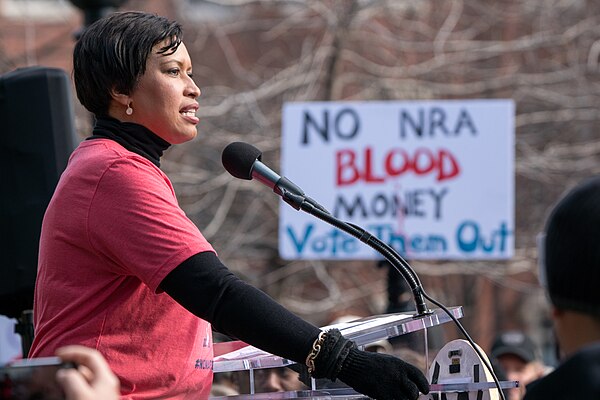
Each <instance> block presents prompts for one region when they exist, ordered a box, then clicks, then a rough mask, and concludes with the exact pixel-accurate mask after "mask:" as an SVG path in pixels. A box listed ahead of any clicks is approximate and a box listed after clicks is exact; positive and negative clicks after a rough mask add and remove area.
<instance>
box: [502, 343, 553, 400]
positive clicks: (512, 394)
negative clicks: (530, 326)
mask: <svg viewBox="0 0 600 400" xmlns="http://www.w3.org/2000/svg"><path fill="white" fill-rule="evenodd" d="M491 356H492V358H493V360H494V361H495V363H494V364H496V365H498V366H499V367H500V368H501V370H502V371H501V372H502V373H503V376H504V377H505V378H506V379H507V380H509V381H519V387H518V388H517V389H511V390H509V391H508V393H507V399H509V400H520V399H522V398H523V396H524V395H525V390H524V388H525V385H526V384H528V383H530V382H531V381H533V380H535V379H538V378H540V377H541V376H542V375H543V374H544V372H545V367H544V365H543V364H542V363H541V362H540V361H539V360H538V357H537V351H536V346H535V344H534V343H533V341H532V340H531V338H530V337H529V336H527V335H526V334H525V333H524V332H521V331H507V332H502V333H501V334H499V335H498V336H497V337H496V339H495V340H494V343H493V344H492V349H491Z"/></svg>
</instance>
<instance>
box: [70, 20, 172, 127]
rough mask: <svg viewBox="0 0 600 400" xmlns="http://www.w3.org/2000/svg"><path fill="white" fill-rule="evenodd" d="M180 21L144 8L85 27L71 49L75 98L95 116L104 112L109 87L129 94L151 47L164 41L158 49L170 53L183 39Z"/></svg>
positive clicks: (144, 68)
mask: <svg viewBox="0 0 600 400" xmlns="http://www.w3.org/2000/svg"><path fill="white" fill-rule="evenodd" d="M182 35H183V32H182V28H181V25H180V24H179V23H177V22H175V21H170V20H168V19H167V18H165V17H161V16H158V15H155V14H149V13H144V12H137V11H129V12H117V13H113V14H111V15H109V16H108V17H105V18H102V19H100V20H98V21H96V22H94V23H93V24H91V25H90V26H89V27H87V28H86V29H85V30H84V31H83V33H82V34H81V37H80V38H79V40H78V41H77V43H76V44H75V49H74V51H73V78H74V80H75V90H76V91H77V98H78V99H79V101H80V102H81V104H83V106H84V107H85V108H86V109H87V110H88V111H90V112H92V113H94V114H95V115H97V116H100V115H106V114H107V113H108V107H109V104H110V100H111V90H112V89H113V88H114V89H115V90H116V91H117V92H119V93H123V94H130V93H131V91H132V90H133V89H134V88H135V85H136V83H137V81H138V79H139V77H140V76H142V75H143V74H144V72H146V61H147V60H148V56H149V55H150V52H151V51H152V48H153V47H154V46H156V45H157V44H158V43H161V42H163V41H165V45H164V46H163V47H161V48H160V50H159V53H162V54H172V53H173V52H175V51H176V50H177V47H178V46H179V44H180V43H181V40H182Z"/></svg>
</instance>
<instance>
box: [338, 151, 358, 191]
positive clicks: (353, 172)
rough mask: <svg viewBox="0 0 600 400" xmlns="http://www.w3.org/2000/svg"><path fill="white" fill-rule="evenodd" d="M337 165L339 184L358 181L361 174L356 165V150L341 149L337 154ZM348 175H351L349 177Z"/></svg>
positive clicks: (349, 183)
mask: <svg viewBox="0 0 600 400" xmlns="http://www.w3.org/2000/svg"><path fill="white" fill-rule="evenodd" d="M335 159H336V163H335V164H336V165H337V185H338V186H344V185H351V184H353V183H354V182H356V181H358V179H359V178H360V174H359V172H358V168H356V165H354V162H355V160H356V154H354V150H340V151H338V152H337V153H336V155H335ZM348 175H350V176H349V177H348Z"/></svg>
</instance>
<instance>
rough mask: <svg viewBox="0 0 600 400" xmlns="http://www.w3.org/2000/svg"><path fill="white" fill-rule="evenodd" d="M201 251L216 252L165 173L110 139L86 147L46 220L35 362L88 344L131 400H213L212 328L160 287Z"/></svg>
mask: <svg viewBox="0 0 600 400" xmlns="http://www.w3.org/2000/svg"><path fill="white" fill-rule="evenodd" d="M202 251H214V250H213V249H212V247H211V245H210V244H209V243H208V242H207V241H206V239H205V238H204V237H203V236H202V234H201V233H200V231H199V230H198V228H197V227H196V226H195V225H194V224H193V223H192V222H191V221H190V220H189V219H188V218H187V217H186V215H185V214H184V212H183V211H182V210H181V208H180V207H179V206H178V204H177V199H176V197H175V192H174V190H173V187H172V185H171V182H170V181H169V179H168V178H167V176H166V175H165V174H164V173H163V172H162V171H161V170H160V169H159V168H157V167H156V166H155V165H154V164H152V163H151V162H150V161H148V160H146V159H145V158H143V157H142V156H139V155H137V154H135V153H132V152H130V151H128V150H126V149H124V148H123V147H121V146H120V145H119V144H117V143H116V142H113V141H111V140H107V139H97V140H90V141H85V142H83V143H81V144H80V145H79V147H78V148H77V149H76V150H75V151H74V152H73V154H72V156H71V158H70V160H69V165H68V167H67V169H66V170H65V172H64V173H63V175H62V176H61V179H60V182H59V184H58V186H57V188H56V191H55V193H54V196H53V198H52V200H51V202H50V204H49V206H48V209H47V211H46V214H45V216H44V222H43V226H42V233H41V238H40V253H39V263H38V276H37V282H36V293H35V303H34V325H35V339H34V342H33V345H32V348H31V352H30V356H31V357H39V356H49V355H53V354H54V352H55V350H56V349H57V348H58V347H60V346H63V345H67V344H83V345H86V346H89V347H92V348H95V349H97V350H99V351H100V352H101V353H102V354H103V355H104V356H105V357H106V359H107V361H108V363H109V365H110V366H111V368H112V370H113V371H114V372H115V373H116V374H117V376H118V377H119V379H120V381H121V394H122V398H123V399H159V398H169V399H185V398H190V399H202V398H207V397H208V394H209V391H210V386H211V381H212V358H213V352H212V339H211V327H210V324H209V323H207V322H206V321H203V320H201V319H199V318H197V317H196V316H194V315H193V314H191V313H190V312H188V311H187V310H185V309H184V308H183V307H181V306H180V305H179V304H177V303H176V302H175V301H174V300H172V299H171V297H169V296H168V295H167V294H166V293H161V292H160V290H159V288H158V286H159V284H160V282H161V281H162V280H163V278H165V276H167V274H168V273H169V272H171V271H172V270H173V269H174V268H175V267H176V266H178V265H179V264H180V263H181V262H183V261H185V260H186V259H187V258H189V257H191V256H192V255H194V254H196V253H199V252H202Z"/></svg>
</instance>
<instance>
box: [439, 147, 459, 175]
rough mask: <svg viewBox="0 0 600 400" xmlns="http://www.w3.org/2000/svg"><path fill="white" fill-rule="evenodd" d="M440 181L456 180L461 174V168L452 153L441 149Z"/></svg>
mask: <svg viewBox="0 0 600 400" xmlns="http://www.w3.org/2000/svg"><path fill="white" fill-rule="evenodd" d="M438 163H439V168H438V176H437V180H438V181H440V182H441V181H445V180H446V179H450V178H454V177H455V176H457V175H458V174H459V173H460V167H459V166H458V161H456V158H455V157H454V155H452V153H450V152H449V151H448V150H445V149H441V150H440V151H439V153H438Z"/></svg>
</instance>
